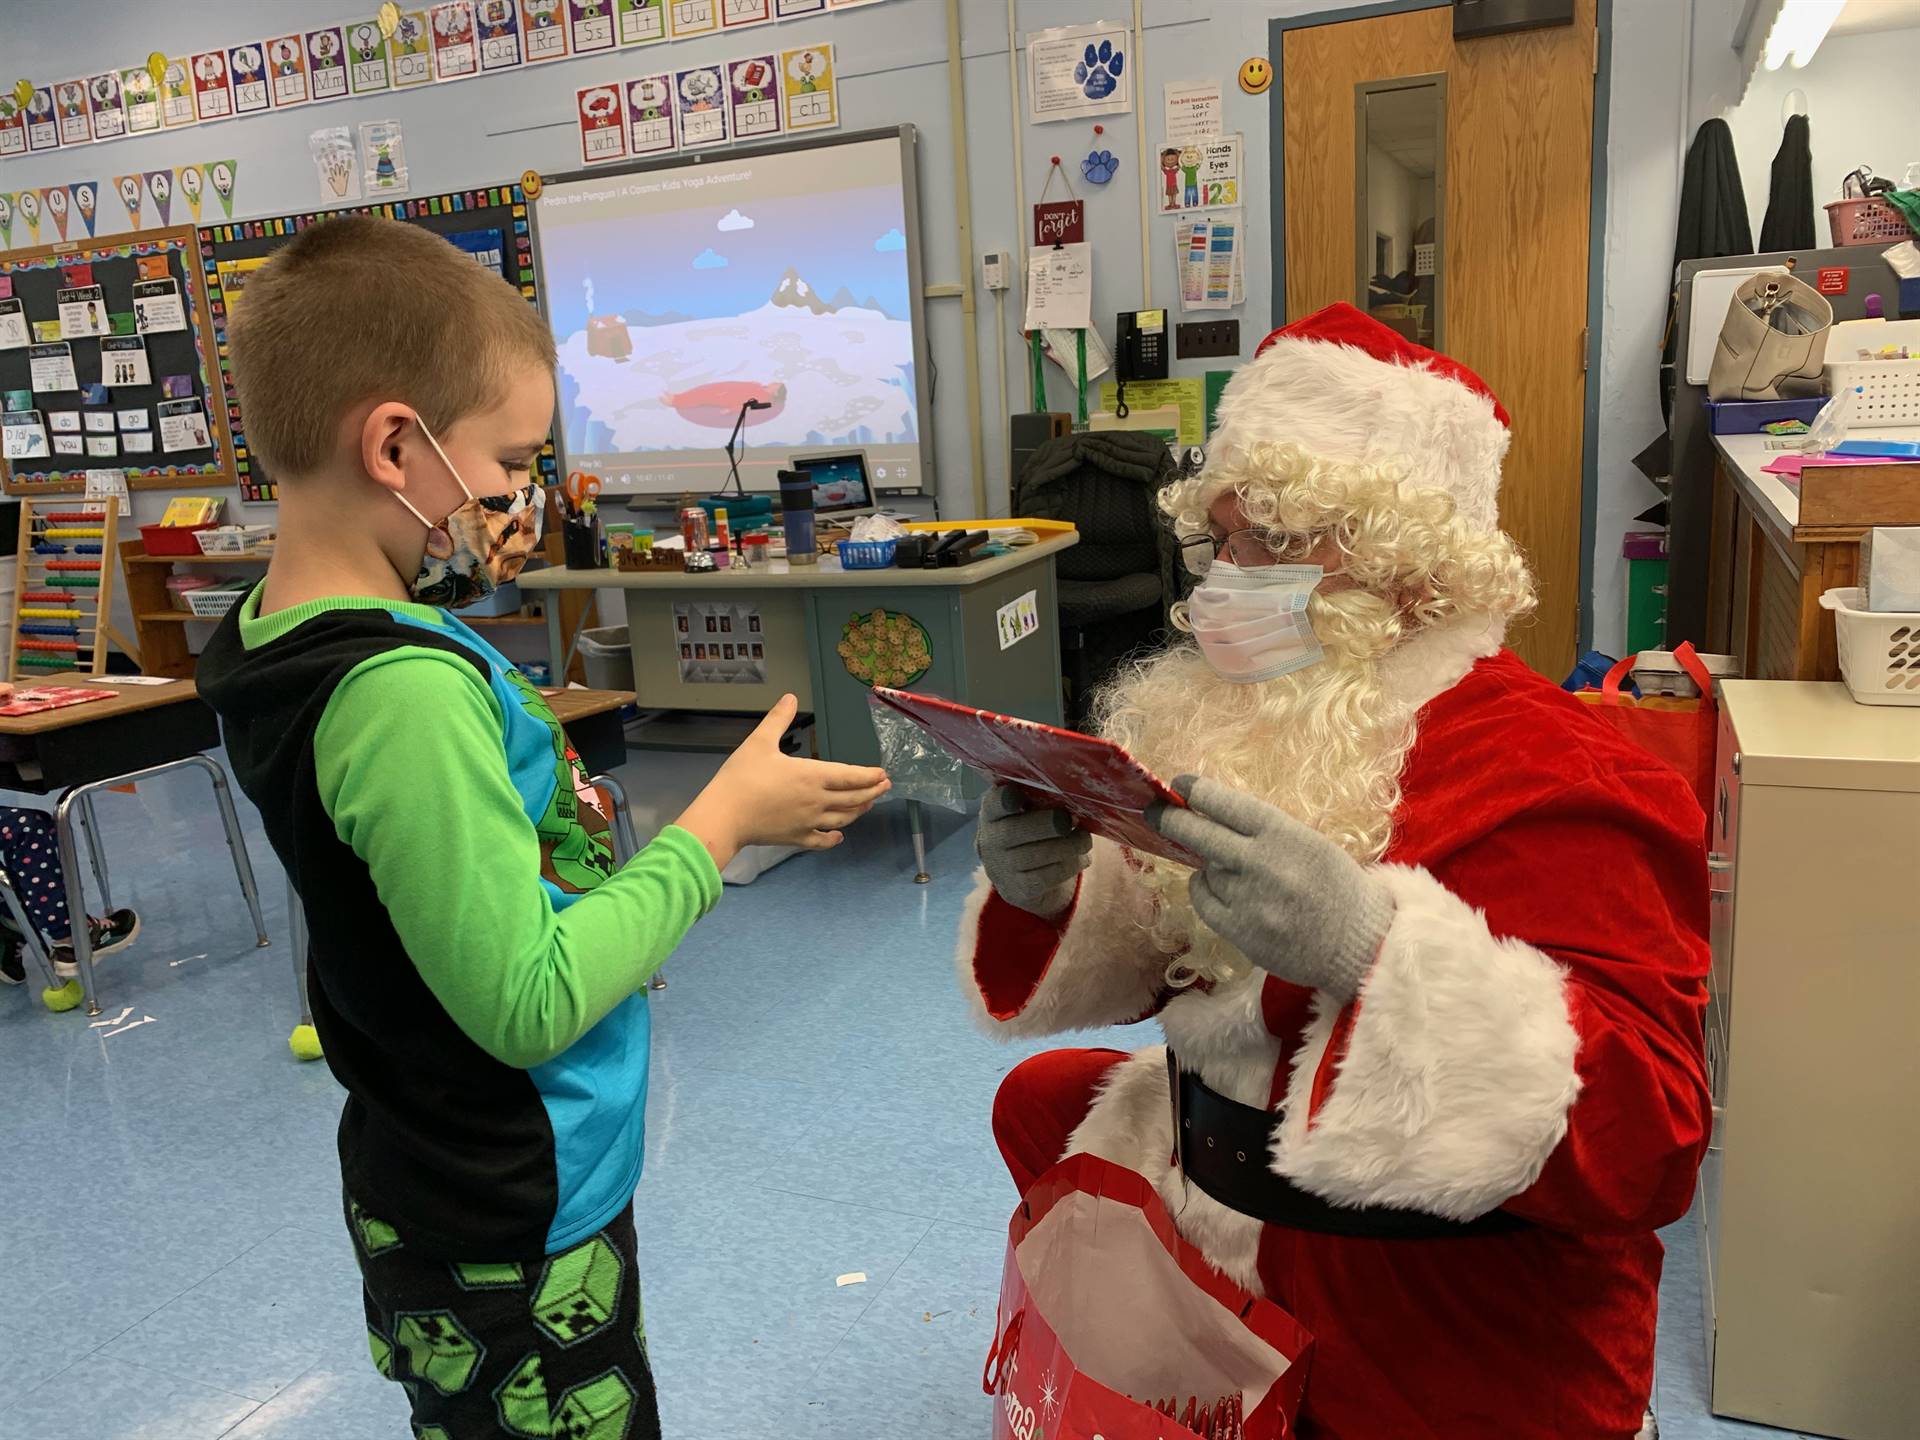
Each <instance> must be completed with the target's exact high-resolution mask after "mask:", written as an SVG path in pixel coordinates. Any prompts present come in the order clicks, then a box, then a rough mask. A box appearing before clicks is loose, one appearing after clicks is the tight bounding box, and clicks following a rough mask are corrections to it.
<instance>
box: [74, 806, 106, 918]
mask: <svg viewBox="0 0 1920 1440" xmlns="http://www.w3.org/2000/svg"><path fill="white" fill-rule="evenodd" d="M80 824H81V826H82V827H83V828H84V829H85V830H86V832H87V860H88V862H89V863H90V864H91V865H92V866H93V881H94V884H96V885H98V886H99V887H100V911H101V913H102V914H107V913H109V912H111V911H112V909H113V891H112V890H111V889H110V888H109V887H108V885H107V865H106V861H105V860H104V859H103V858H102V856H101V853H100V821H99V819H98V817H97V816H95V815H94V813H93V797H92V796H91V795H89V796H87V797H86V799H84V800H82V801H81V802H80Z"/></svg>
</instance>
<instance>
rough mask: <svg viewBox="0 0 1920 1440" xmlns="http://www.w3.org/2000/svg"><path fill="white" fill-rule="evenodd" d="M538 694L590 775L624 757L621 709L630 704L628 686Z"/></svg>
mask: <svg viewBox="0 0 1920 1440" xmlns="http://www.w3.org/2000/svg"><path fill="white" fill-rule="evenodd" d="M556 673H557V672H556ZM540 696H541V698H542V699H544V700H545V701H546V702H547V708H548V709H549V710H551V711H553V718H554V719H556V720H558V721H559V722H560V728H561V729H563V730H565V731H566V732H567V739H569V740H571V741H572V742H573V748H574V749H575V750H576V751H578V752H579V755H580V763H581V764H582V765H584V766H586V767H587V773H588V774H589V775H598V774H600V773H601V772H602V771H606V770H611V769H613V768H614V767H615V766H616V765H619V764H621V763H622V762H623V761H624V760H625V759H626V758H627V741H626V735H625V732H624V728H623V727H622V725H621V723H620V712H621V711H622V710H624V709H626V708H627V706H629V705H631V704H633V692H632V691H631V690H542V691H541V692H540Z"/></svg>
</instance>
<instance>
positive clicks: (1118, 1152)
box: [1066, 1045, 1272, 1295]
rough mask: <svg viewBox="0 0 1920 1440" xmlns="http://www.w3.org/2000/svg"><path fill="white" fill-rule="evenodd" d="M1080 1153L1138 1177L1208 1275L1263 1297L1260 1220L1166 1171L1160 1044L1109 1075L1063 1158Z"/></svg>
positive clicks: (1166, 1107) (1166, 1103) (1169, 1165)
mask: <svg viewBox="0 0 1920 1440" xmlns="http://www.w3.org/2000/svg"><path fill="white" fill-rule="evenodd" d="M1268 1074H1269V1076H1271V1074H1272V1071H1271V1069H1269V1071H1268ZM1209 1083H1212V1082H1211V1081H1209ZM1083 1151H1084V1152H1086V1153H1087V1154H1090V1155H1098V1156H1100V1158H1101V1159H1103V1160H1111V1161H1112V1162H1113V1163H1114V1164H1116V1165H1124V1166H1126V1167H1127V1169H1129V1170H1132V1171H1135V1172H1137V1173H1138V1174H1140V1175H1142V1176H1145V1177H1146V1179H1147V1181H1148V1183H1149V1184H1151V1185H1152V1186H1153V1188H1154V1190H1155V1191H1156V1192H1158V1194H1159V1196H1160V1198H1161V1199H1162V1200H1163V1201H1165V1202H1166V1206H1167V1209H1168V1211H1169V1212H1171V1213H1172V1215H1173V1220H1174V1225H1175V1228H1177V1229H1178V1230H1179V1231H1180V1233H1181V1235H1182V1236H1184V1237H1185V1238H1186V1239H1187V1241H1188V1242H1189V1243H1191V1244H1192V1245H1194V1246H1196V1247H1197V1248H1198V1249H1199V1251H1200V1253H1201V1254H1202V1255H1205V1256H1206V1257H1207V1259H1208V1260H1209V1261H1211V1262H1212V1263H1213V1266H1214V1268H1215V1269H1217V1270H1219V1271H1220V1272H1221V1274H1223V1275H1225V1276H1226V1277H1227V1278H1228V1279H1230V1280H1232V1281H1233V1283H1234V1284H1236V1285H1238V1286H1240V1288H1241V1289H1243V1290H1247V1291H1250V1292H1252V1293H1253V1294H1255V1295H1264V1294H1265V1293H1266V1291H1265V1290H1264V1289H1263V1288H1262V1286H1261V1284H1260V1231H1261V1228H1262V1226H1261V1224H1260V1222H1259V1221H1258V1220H1254V1219H1251V1218H1249V1217H1248V1216H1245V1215H1242V1214H1241V1213H1240V1212H1239V1211H1237V1210H1229V1209H1228V1208H1227V1207H1226V1206H1224V1205H1222V1204H1221V1203H1220V1202H1219V1201H1218V1200H1215V1199H1214V1198H1213V1197H1212V1196H1211V1195H1209V1194H1207V1193H1206V1192H1205V1191H1204V1190H1202V1189H1200V1188H1199V1186H1197V1185H1193V1184H1191V1183H1189V1182H1188V1180H1187V1178H1186V1177H1185V1176H1184V1175H1182V1174H1181V1173H1180V1172H1179V1171H1178V1170H1176V1169H1174V1168H1173V1102H1172V1099H1171V1097H1169V1095H1168V1094H1167V1051H1166V1047H1165V1046H1164V1045H1149V1046H1148V1047H1147V1048H1146V1049H1144V1050H1136V1051H1135V1052H1134V1053H1133V1054H1132V1055H1129V1056H1128V1057H1127V1058H1126V1059H1125V1060H1123V1061H1121V1062H1120V1063H1119V1064H1118V1065H1116V1066H1114V1067H1113V1069H1112V1071H1111V1072H1109V1074H1108V1076H1107V1078H1106V1080H1105V1081H1103V1082H1102V1084H1101V1088H1100V1092H1099V1094H1098V1095H1096V1096H1095V1097H1094V1101H1093V1106H1092V1108H1091V1109H1089V1110H1088V1111H1087V1118H1086V1119H1085V1120H1082V1121H1081V1122H1080V1125H1079V1127H1078V1128H1077V1129H1076V1130H1075V1131H1074V1132H1073V1135H1072V1138H1071V1139H1069V1140H1068V1141H1067V1150H1066V1153H1067V1154H1069V1155H1077V1154H1080V1153H1081V1152H1083Z"/></svg>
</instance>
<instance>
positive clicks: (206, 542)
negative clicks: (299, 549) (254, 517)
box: [193, 525, 273, 555]
mask: <svg viewBox="0 0 1920 1440" xmlns="http://www.w3.org/2000/svg"><path fill="white" fill-rule="evenodd" d="M272 534H273V526H271V525H221V526H217V527H215V528H214V529H211V530H196V531H194V534H193V538H194V539H195V540H196V541H198V542H199V545H200V553H201V554H202V555H245V554H246V553H247V552H248V551H250V550H253V549H255V548H256V547H257V546H259V545H260V544H261V543H262V542H264V541H265V540H266V539H267V538H268V537H269V536H271V535H272Z"/></svg>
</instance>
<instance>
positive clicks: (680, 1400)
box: [0, 777, 1787, 1440]
mask: <svg viewBox="0 0 1920 1440" xmlns="http://www.w3.org/2000/svg"><path fill="white" fill-rule="evenodd" d="M15 798H16V797H11V796H0V800H9V801H11V800H14V799H15ZM20 803H32V802H27V801H24V800H23V801H21V802H20ZM243 803H244V802H243ZM244 814H245V818H246V821H247V825H248V833H249V837H250V843H251V846H252V853H253V860H254V865H255V867H256V869H257V870H258V872H259V874H260V877H261V885H262V890H263V892H264V893H265V897H266V899H267V903H268V922H269V928H270V930H271V933H272V934H273V936H274V937H275V939H274V945H273V947H272V948H271V949H270V950H258V949H256V948H255V947H254V944H253V935H252V931H251V928H250V926H249V924H248V921H247V918H246V911H245V908H244V907H243V905H242V904H241V901H240V897H239V893H238V891H237V889H236V888H235V886H234V883H233V876H232V870H231V868H230V867H229V866H228V864H227V860H226V855H225V851H224V846H223V844H222V840H221V836H220V831H219V827H218V824H217V822H216V820H215V818H214V814H213V809H212V806H211V804H210V803H208V802H207V800H206V795H205V787H204V786H203V785H198V784H196V783H195V782H194V781H193V780H192V779H190V778H181V777H175V778H170V779H168V780H165V781H162V782H159V783H156V784H152V785H147V786H143V787H142V788H141V791H140V794H139V795H138V796H121V795H108V796H105V797H103V799H102V800H101V802H100V817H101V821H102V827H101V828H102V830H103V832H104V833H105V836H106V843H107V854H108V859H109V864H110V867H111V874H112V881H113V884H114V898H115V900H116V901H117V902H118V903H121V904H132V905H134V906H136V907H138V908H139V910H140V911H141V914H142V915H143V917H144V919H145V923H146V929H145V932H144V934H143V935H142V936H141V938H140V940H139V941H138V942H137V943H136V944H135V946H134V947H133V948H132V949H130V950H128V951H126V952H123V953H122V954H120V955H117V956H114V957H111V958H110V959H109V960H107V961H106V962H104V964H103V966H102V981H103V1003H104V1005H105V1014H104V1015H103V1016H102V1017H101V1019H102V1020H112V1019H114V1018H115V1017H119V1016H121V1014H122V1012H123V1011H125V1012H126V1013H125V1016H124V1019H122V1020H121V1021H120V1026H127V1027H131V1028H120V1026H114V1025H99V1026H95V1025H92V1024H90V1023H89V1021H88V1019H87V1017H86V1016H85V1014H84V1013H83V1012H81V1011H79V1010H76V1011H73V1012H71V1013H69V1014H66V1015H57V1016H56V1015H50V1014H48V1013H47V1012H46V1011H44V1010H43V1009H41V1008H40V1005H39V1001H38V999H37V996H36V995H35V993H34V988H33V987H32V986H28V987H19V988H5V989H0V1156H4V1157H5V1163H4V1164H3V1165H0V1440H132V1437H140V1440H214V1437H217V1436H228V1437H232V1440H264V1437H269V1436H271V1437H277V1440H296V1437H298V1440H322V1437H324V1440H375V1437H379V1440H387V1437H394V1436H403V1435H405V1434H406V1433H407V1427H406V1406H405V1397H404V1396H403V1395H402V1394H401V1392H400V1390H399V1387H397V1386H395V1385H392V1384H390V1383H389V1382H387V1381H384V1380H382V1379H381V1378H380V1377H379V1376H378V1375H377V1374H376V1373H375V1372H374V1370H373V1368H372V1365H371V1364H370V1362H369V1360H368V1356H367V1348H366V1339H365V1330H364V1328H363V1325H362V1321H361V1312H360V1296H359V1282H358V1279H357V1276H356V1273H355V1270H354V1263H353V1255H352V1252H351V1249H350V1247H349V1243H348V1240H347V1236H346V1232H345V1230H344V1229H343V1228H342V1225H341V1219H340V1207H339V1174H338V1170H337V1168H336V1164H335V1159H334V1125H335V1122H336V1120H337V1118H338V1114H339V1109H340V1092H339V1090H338V1089H337V1087H336V1086H335V1085H334V1083H333V1080H332V1079H331V1077H330V1076H329V1075H328V1073H327V1071H326V1068H325V1066H324V1065H321V1064H309V1065H302V1064H298V1063H296V1062H295V1061H294V1060H293V1059H292V1058H291V1057H290V1055H289V1054H288V1052H287V1048H286V1037H287V1032H288V1029H289V1027H290V1025H291V1023H292V1020H293V998H292V982H291V980H290V978H289V969H288V952H287V945H286V934H287V926H286V915H285V900H284V894H285V891H284V885H283V882H282V880H281V877H280V872H279V868H278V866H277V864H276V863H275V861H274V859H273V855H272V852H271V851H270V850H269V848H268V847H267V844H266V841H265V838H264V837H263V836H262V835H261V833H260V828H259V821H258V817H257V816H256V815H255V814H253V812H252V811H251V810H250V809H246V810H245V811H244ZM939 824H940V830H939V840H940V843H939V844H938V846H937V848H936V849H935V851H934V854H933V870H934V872H935V880H934V883H933V884H932V885H930V886H926V887H916V886H914V885H913V884H912V883H911V881H910V878H909V877H910V874H911V864H910V859H909V852H908V850H907V841H906V835H905V824H904V815H903V811H902V807H900V806H898V805H893V806H888V807H883V809H882V810H881V811H880V812H879V813H878V814H876V816H875V817H873V818H872V819H871V820H870V821H869V822H867V824H866V826H865V827H864V828H862V829H858V830H856V831H855V832H854V836H853V838H852V839H850V841H849V843H848V844H847V845H846V846H845V847H844V848H843V849H841V850H840V851H838V852H835V853H834V854H832V855H826V856H802V857H799V858H797V859H795V860H792V861H790V862H788V863H787V864H786V865H784V866H782V867H780V868H779V869H777V870H774V871H772V872H771V873H769V874H767V875H765V876H764V877H762V878H761V879H760V880H759V881H757V882H756V883H755V884H753V885H752V886H749V887H746V888H729V890H728V892H727V897H726V900H725V902H724V903H723V904H722V905H721V906H720V908H719V909H718V911H716V913H715V914H714V915H713V916H712V917H710V918H709V919H708V920H707V921H705V922H703V923H702V925H701V926H700V927H699V928H698V929H697V930H696V932H695V933H694V935H693V936H692V937H691V939H690V940H689V941H688V943H687V944H686V946H685V947H683V949H682V951H681V952H680V954H679V955H677V956H676V957H675V960H674V962H673V964H672V965H671V966H670V968H669V970H668V975H669V979H670V984H669V988H668V989H667V990H666V991H665V992H662V993H658V994H656V995H655V996H654V1003H655V1005H656V1006H657V1009H656V1010H655V1019H654V1035H655V1050H654V1059H653V1088H652V1099H651V1104H650V1113H649V1130H648V1152H647V1168H646V1178H645V1180H644V1181H643V1182H642V1183H641V1186H640V1191H639V1196H638V1216H639V1227H640V1237H641V1257H642V1260H641V1263H642V1266H643V1274H644V1283H645V1299H646V1310H647V1328H648V1332H649V1335H650V1337H651V1344H652V1354H653V1359H654V1364H655V1367H656V1372H657V1375H658V1381H659V1388H660V1396H661V1411H662V1416H663V1420H664V1424H665V1433H666V1434H667V1436H668V1437H671V1440H694V1437H699V1440H709V1437H711V1440H758V1437H774V1436H778V1437H781V1440H790V1437H808V1436H821V1437H824V1436H844V1435H854V1434H859V1435H869V1434H871V1435H898V1436H937V1437H943V1440H946V1437H953V1440H964V1437H970V1436H977V1437H982V1440H984V1437H985V1436H986V1435H988V1434H989V1431H990V1423H991V1419H990V1411H989V1402H988V1401H987V1399H986V1397H984V1396H983V1395H982V1394H981V1392H980V1372H981V1364H982V1362H983V1360H984V1358H985V1355H986V1352H987V1347H988V1345H989V1343H990V1342H991V1340H992V1338H993V1324H994V1299H995V1295H996V1293H997V1291H998V1288H999V1279H1000V1268H1001V1262H1002V1259H1003V1254H1004V1247H1005V1225H1006V1220H1007V1216H1008V1214H1009V1212H1010V1210H1011V1209H1012V1206H1013V1203H1014V1199H1015V1196H1014V1192H1013V1188H1012V1184H1011V1182H1010V1181H1009V1180H1008V1179H1007V1177H1006V1172H1005V1170H1004V1169H1003V1168H1002V1166H1001V1164H1000V1160H999V1157H998V1155H997V1153H996V1152H995V1150H994V1147H993V1141H992V1138H991V1136H990V1134H989V1133H988V1123H987V1121H988V1113H989V1106H990V1104H991V1101H992V1098H993V1092H994V1088H995V1086H996V1084H997V1082H998V1080H999V1077H1000V1076H1001V1075H1002V1074H1003V1073H1004V1072H1005V1071H1006V1069H1007V1068H1008V1066H1009V1065H1011V1064H1012V1063H1014V1061H1016V1060H1017V1059H1019V1058H1020V1057H1022V1056H1023V1055H1025V1054H1028V1053H1031V1051H1032V1050H1033V1049H1035V1048H1038V1047H1037V1046H1026V1047H1019V1046H1016V1047H1013V1048H1011V1049H1009V1048H1005V1047H1001V1046H998V1045H996V1044H994V1043H992V1042H990V1041H988V1040H987V1039H985V1038H984V1037H982V1036H981V1035H979V1034H978V1033H976V1032H975V1031H974V1030H973V1029H972V1028H971V1026H970V1024H969V1023H968V1021H967V1019H966V1015H965V1011H964V1009H963V1006H962V1004H961V1002H960V1000H959V998H958V996H957V995H956V993H955V990H954V981H953V978H952V971H951V967H950V962H949V956H950V954H951V949H952V937H953V932H954V924H955V918H956V916H957V914H958V911H959V906H960V901H961V897H962V895H963V894H964V892H965V889H966V887H967V883H968V877H969V874H970V872H971V870H972V865H973V856H972V849H971V838H970V832H969V831H968V830H967V829H966V828H965V827H964V826H962V825H961V823H960V822H959V820H958V817H954V816H945V817H942V818H941V819H940V821H939ZM148 1016H151V1017H152V1022H151V1023H141V1024H134V1023H133V1022H138V1021H142V1020H144V1019H145V1018H146V1017H148ZM115 1029H118V1032H119V1033H116V1034H109V1031H111V1030H115ZM1143 1033H1144V1032H1143ZM1109 1043H1116V1044H1122V1045H1124V1044H1127V1043H1142V1042H1141V1041H1140V1040H1137V1039H1136V1040H1132V1041H1131V1042H1130V1041H1129V1039H1128V1038H1126V1037H1124V1036H1123V1037H1122V1038H1120V1039H1113V1040H1110V1041H1109ZM1692 1226H1693V1222H1692V1221H1691V1219H1689V1220H1686V1221H1682V1222H1681V1223H1680V1224H1679V1225H1676V1226H1674V1227H1673V1228H1672V1230H1671V1232H1670V1233H1669V1235H1668V1237H1667V1238H1668V1244H1669V1246H1670V1250H1669V1256H1668V1267H1667V1275H1666V1279H1665V1282H1664V1283H1663V1286H1662V1301H1663V1314H1662V1317H1661V1327H1660V1377H1659V1412H1660V1423H1661V1433H1662V1435H1663V1436H1665V1437H1666V1440H1719V1437H1734V1436H1747V1435H1752V1436H1771V1437H1776V1440H1779V1437H1783V1436H1785V1435H1786V1434H1787V1432H1783V1431H1776V1430H1768V1429H1765V1428H1763V1427H1760V1426H1752V1425H1742V1424H1735V1423H1731V1422H1727V1421H1720V1420H1715V1419H1713V1418H1712V1417H1710V1416H1708V1415H1707V1414H1706V1406H1705V1375H1704V1352H1703V1347H1702V1343H1701V1321H1700V1302H1699V1290H1698V1283H1697V1269H1696V1257H1695V1247H1694V1245H1693V1238H1692V1237H1693V1228H1692ZM856 1271H858V1272H864V1273H865V1274H866V1276H867V1279H866V1281H865V1283H863V1284H857V1285H848V1286H844V1287H842V1286H837V1285H836V1284H835V1280H836V1278H837V1277H839V1276H842V1275H845V1274H848V1273H850V1272H856Z"/></svg>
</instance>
